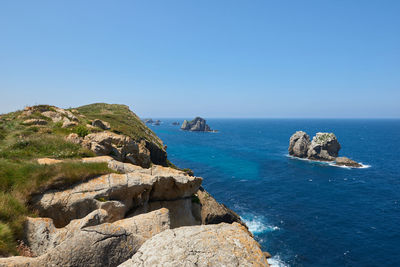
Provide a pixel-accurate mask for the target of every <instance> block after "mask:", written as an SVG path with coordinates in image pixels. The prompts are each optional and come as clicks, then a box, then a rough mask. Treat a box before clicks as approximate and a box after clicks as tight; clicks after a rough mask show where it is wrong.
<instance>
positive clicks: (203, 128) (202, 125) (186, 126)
mask: <svg viewBox="0 0 400 267" xmlns="http://www.w3.org/2000/svg"><path fill="white" fill-rule="evenodd" d="M181 129H182V130H185V131H196V132H211V129H210V127H209V126H208V125H207V124H206V120H205V119H203V118H200V117H196V118H195V119H194V120H192V121H190V122H189V121H187V120H184V121H183V123H182V126H181Z"/></svg>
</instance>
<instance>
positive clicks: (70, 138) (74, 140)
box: [66, 133, 83, 144]
mask: <svg viewBox="0 0 400 267" xmlns="http://www.w3.org/2000/svg"><path fill="white" fill-rule="evenodd" d="M66 140H67V141H69V142H71V143H74V144H81V143H82V141H83V138H81V137H79V135H78V134H76V133H71V134H69V135H68V136H67V137H66Z"/></svg>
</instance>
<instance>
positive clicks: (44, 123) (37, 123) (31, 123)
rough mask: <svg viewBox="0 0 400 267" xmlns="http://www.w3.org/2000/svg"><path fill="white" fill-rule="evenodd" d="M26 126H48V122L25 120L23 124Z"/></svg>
mask: <svg viewBox="0 0 400 267" xmlns="http://www.w3.org/2000/svg"><path fill="white" fill-rule="evenodd" d="M23 124H25V125H46V124H47V121H46V120H41V119H29V120H25V121H24V122H23Z"/></svg>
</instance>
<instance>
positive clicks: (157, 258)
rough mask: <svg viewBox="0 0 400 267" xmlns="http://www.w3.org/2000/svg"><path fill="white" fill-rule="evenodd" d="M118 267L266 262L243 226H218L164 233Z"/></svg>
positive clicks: (262, 264)
mask: <svg viewBox="0 0 400 267" xmlns="http://www.w3.org/2000/svg"><path fill="white" fill-rule="evenodd" d="M155 251H156V253H155ZM119 266H120V267H130V266H268V263H267V259H266V257H265V256H264V254H263V252H262V251H261V249H260V247H259V244H258V243H257V242H256V241H255V240H254V239H253V238H252V237H251V236H250V235H249V234H248V232H247V230H246V228H245V227H243V226H242V225H240V224H237V223H233V224H226V223H221V224H216V225H202V226H191V227H181V228H178V229H173V230H166V231H163V232H161V233H160V234H158V235H155V236H154V237H152V238H151V239H149V240H147V241H146V242H145V243H144V244H143V245H142V247H141V248H140V249H139V250H138V252H137V253H136V254H135V255H134V256H133V257H132V259H130V260H128V261H126V262H124V263H123V264H121V265H119Z"/></svg>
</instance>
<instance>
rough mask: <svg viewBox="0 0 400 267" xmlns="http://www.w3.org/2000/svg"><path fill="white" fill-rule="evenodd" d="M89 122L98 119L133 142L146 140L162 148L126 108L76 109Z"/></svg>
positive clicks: (101, 105)
mask: <svg viewBox="0 0 400 267" xmlns="http://www.w3.org/2000/svg"><path fill="white" fill-rule="evenodd" d="M77 110H78V111H79V112H80V113H81V114H83V115H85V116H86V118H88V119H90V120H94V119H100V120H104V121H106V122H108V123H110V125H111V130H112V131H113V132H115V133H118V134H124V135H128V136H130V137H131V138H132V139H134V140H147V141H149V142H153V143H155V144H156V145H157V146H158V147H159V148H161V149H162V148H163V143H162V141H161V140H160V139H159V138H158V137H157V135H156V134H155V133H154V132H153V131H152V130H150V129H149V128H148V127H147V126H146V125H145V124H144V123H143V122H142V121H141V120H140V118H139V117H138V116H137V115H136V114H135V113H133V112H132V111H131V110H130V109H129V107H128V106H125V105H117V104H105V103H96V104H91V105H86V106H82V107H79V108H77Z"/></svg>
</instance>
